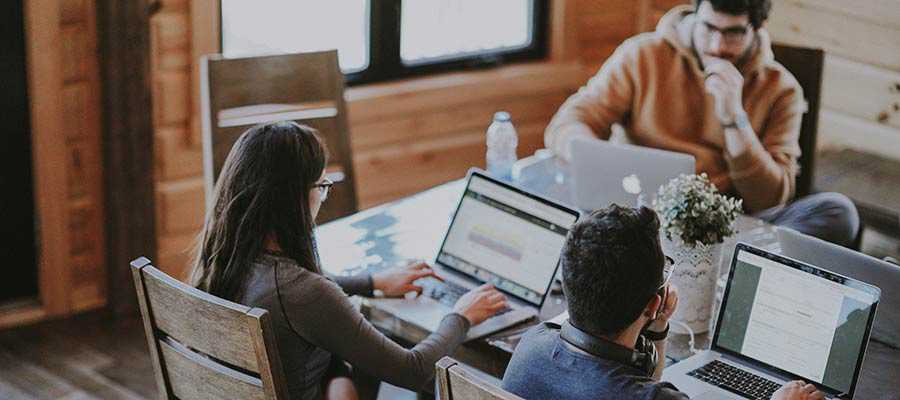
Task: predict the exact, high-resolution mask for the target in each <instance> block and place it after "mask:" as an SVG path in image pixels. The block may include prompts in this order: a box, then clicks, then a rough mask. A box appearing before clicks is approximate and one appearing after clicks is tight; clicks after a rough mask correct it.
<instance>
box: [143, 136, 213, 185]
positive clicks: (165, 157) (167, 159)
mask: <svg viewBox="0 0 900 400" xmlns="http://www.w3.org/2000/svg"><path fill="white" fill-rule="evenodd" d="M190 135H191V132H190V130H189V129H188V128H187V127H185V126H180V127H177V126H176V127H162V128H157V129H156V136H155V144H154V145H155V148H156V152H155V153H156V173H157V176H156V178H157V180H158V181H160V182H166V181H171V180H176V179H184V178H193V177H197V176H200V175H202V174H203V151H202V149H200V148H199V147H197V146H194V145H192V143H191V139H190Z"/></svg>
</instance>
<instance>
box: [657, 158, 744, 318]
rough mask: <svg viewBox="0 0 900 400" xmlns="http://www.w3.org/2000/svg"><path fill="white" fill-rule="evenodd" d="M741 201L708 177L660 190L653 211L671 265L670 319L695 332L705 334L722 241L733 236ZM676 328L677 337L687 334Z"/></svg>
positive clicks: (673, 183) (676, 182)
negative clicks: (674, 294)
mask: <svg viewBox="0 0 900 400" xmlns="http://www.w3.org/2000/svg"><path fill="white" fill-rule="evenodd" d="M741 204H742V201H741V200H738V199H733V198H730V197H728V196H725V195H723V194H721V193H719V192H718V190H717V189H716V187H715V186H714V185H713V184H712V183H711V182H710V181H709V178H707V176H706V174H705V173H704V174H700V175H696V174H692V175H684V174H682V175H680V176H679V177H677V178H674V179H672V180H671V181H669V182H668V183H666V184H665V185H662V186H661V187H660V188H659V193H658V194H657V197H656V199H655V200H654V201H653V208H654V209H655V210H656V212H657V213H658V214H659V217H660V232H661V233H662V236H663V238H662V246H663V250H664V251H665V252H666V254H667V255H669V256H670V257H672V259H673V260H674V261H675V272H674V273H673V274H672V277H671V282H672V283H673V284H674V285H675V286H677V287H678V297H679V305H678V309H677V310H676V311H675V315H674V316H673V318H672V319H673V320H675V321H678V322H682V323H684V324H686V325H687V326H688V327H690V328H691V330H692V331H693V332H694V333H702V332H706V331H708V330H709V323H710V320H711V314H712V303H713V300H714V299H715V288H716V278H717V277H718V270H717V267H718V264H717V263H716V261H718V255H719V252H720V251H721V243H722V242H724V240H725V238H727V237H729V236H731V235H733V234H734V233H735V231H734V221H735V220H736V219H737V216H738V214H739V213H740V212H741ZM678 325H679V324H676V325H673V326H672V329H673V331H674V332H676V333H687V332H685V331H684V330H683V329H681V327H680V326H678Z"/></svg>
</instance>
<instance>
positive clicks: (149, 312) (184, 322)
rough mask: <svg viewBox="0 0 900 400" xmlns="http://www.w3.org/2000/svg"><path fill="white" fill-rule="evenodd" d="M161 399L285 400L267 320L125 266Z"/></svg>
mask: <svg viewBox="0 0 900 400" xmlns="http://www.w3.org/2000/svg"><path fill="white" fill-rule="evenodd" d="M131 268H132V269H131V271H132V275H133V276H134V285H135V288H136V289H137V296H138V302H139V304H140V307H141V314H142V315H143V319H144V329H145V331H146V334H147V343H148V344H149V345H150V357H151V359H152V361H153V369H154V370H155V372H156V384H157V387H159V391H160V398H161V399H182V400H187V399H204V400H205V399H287V398H288V397H287V387H286V386H285V378H284V372H283V370H282V368H281V359H280V358H279V356H278V348H277V347H276V344H275V336H274V331H273V329H272V324H271V322H270V320H269V315H268V313H267V312H266V311H265V310H263V309H259V308H249V307H244V306H242V305H239V304H235V303H232V302H230V301H226V300H223V299H220V298H218V297H215V296H212V295H210V294H208V293H205V292H203V291H201V290H198V289H195V288H193V287H190V286H188V285H185V284H184V283H182V282H179V281H178V280H176V279H174V278H172V277H170V276H168V275H166V274H164V273H163V272H161V271H160V270H158V269H156V268H155V267H154V266H152V265H151V264H150V260H148V259H146V258H144V257H141V258H138V259H136V260H134V261H132V262H131Z"/></svg>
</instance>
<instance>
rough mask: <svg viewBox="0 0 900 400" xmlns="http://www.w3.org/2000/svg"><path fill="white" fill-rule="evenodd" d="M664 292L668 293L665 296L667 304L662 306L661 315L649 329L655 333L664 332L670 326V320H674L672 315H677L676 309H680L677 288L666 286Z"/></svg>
mask: <svg viewBox="0 0 900 400" xmlns="http://www.w3.org/2000/svg"><path fill="white" fill-rule="evenodd" d="M664 290H666V291H667V292H666V295H665V296H663V298H664V301H665V304H662V305H661V306H660V307H662V310H660V311H659V315H657V317H656V319H654V320H653V322H651V323H650V326H648V327H647V328H648V329H650V330H651V331H653V332H662V331H664V330H665V329H666V325H668V324H669V318H672V315H673V314H675V309H676V308H678V290H677V289H675V286H673V285H666V287H665V289H664Z"/></svg>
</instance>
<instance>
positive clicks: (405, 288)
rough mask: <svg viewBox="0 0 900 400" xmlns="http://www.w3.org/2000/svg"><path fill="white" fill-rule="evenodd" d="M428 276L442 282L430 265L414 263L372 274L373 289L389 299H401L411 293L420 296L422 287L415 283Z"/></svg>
mask: <svg viewBox="0 0 900 400" xmlns="http://www.w3.org/2000/svg"><path fill="white" fill-rule="evenodd" d="M428 276H431V277H434V278H436V279H439V280H442V279H441V278H440V277H439V276H437V275H436V274H435V273H434V270H432V269H431V267H429V266H428V264H425V263H423V262H414V263H410V264H408V265H406V266H402V267H394V268H391V269H388V270H384V271H381V272H376V273H374V274H372V287H373V289H375V290H380V291H381V292H382V293H384V295H385V296H387V297H399V296H403V295H404V294H406V293H409V292H416V293H417V294H420V293H422V287H421V286H419V285H416V284H414V283H413V282H415V281H416V280H418V279H421V278H425V277H428Z"/></svg>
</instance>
